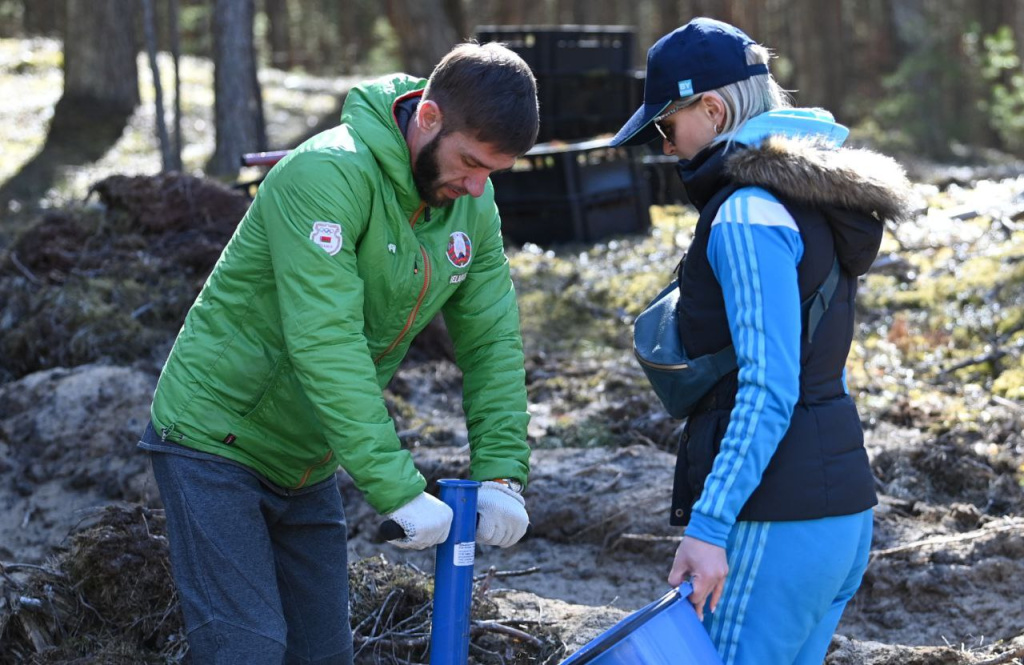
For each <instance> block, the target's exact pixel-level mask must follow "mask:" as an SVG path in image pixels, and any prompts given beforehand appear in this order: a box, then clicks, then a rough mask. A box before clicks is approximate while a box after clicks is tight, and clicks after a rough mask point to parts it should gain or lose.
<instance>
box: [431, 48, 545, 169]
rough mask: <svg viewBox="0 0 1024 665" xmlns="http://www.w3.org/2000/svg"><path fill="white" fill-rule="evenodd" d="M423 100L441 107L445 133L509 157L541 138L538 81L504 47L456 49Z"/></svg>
mask: <svg viewBox="0 0 1024 665" xmlns="http://www.w3.org/2000/svg"><path fill="white" fill-rule="evenodd" d="M423 99H424V100H427V99H430V100H433V101H434V102H435V103H436V104H437V105H438V107H440V109H441V113H442V114H443V116H444V130H443V131H444V133H445V134H448V133H451V132H458V131H461V132H465V133H466V134H469V135H471V136H473V137H474V138H476V139H477V140H478V141H482V142H483V143H486V144H488V145H491V146H493V147H495V148H497V149H498V150H499V151H501V152H502V153H504V154H507V155H522V154H524V153H526V152H527V151H528V150H529V149H530V148H532V147H533V144H534V142H535V141H536V140H537V131H538V129H539V124H540V120H539V116H540V112H539V110H538V105H537V82H536V81H535V80H534V78H533V72H531V71H530V68H529V66H527V64H526V63H525V62H523V59H522V58H520V57H519V56H518V55H517V54H516V53H514V52H513V51H511V50H509V49H508V48H506V47H505V46H503V45H501V44H498V43H495V42H490V43H487V44H478V43H476V42H467V43H465V44H459V45H458V46H456V47H455V48H454V49H452V50H451V51H450V52H449V53H448V55H446V56H445V57H444V58H442V59H441V62H439V63H438V64H437V67H435V68H434V71H433V73H432V74H431V75H430V80H429V81H427V87H426V89H425V90H424V91H423Z"/></svg>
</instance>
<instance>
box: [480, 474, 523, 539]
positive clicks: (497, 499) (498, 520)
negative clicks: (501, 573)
mask: <svg viewBox="0 0 1024 665" xmlns="http://www.w3.org/2000/svg"><path fill="white" fill-rule="evenodd" d="M476 512H477V514H478V515H479V516H480V521H479V522H478V523H477V525H476V541H477V542H478V543H483V544H484V545H497V546H498V547H508V546H510V545H515V544H516V543H517V542H519V539H520V538H522V537H523V534H525V533H526V527H527V526H528V525H529V524H530V516H529V515H527V514H526V501H524V500H523V497H522V496H520V495H519V492H516V491H515V490H513V489H511V488H509V487H508V486H506V485H503V484H502V483H499V482H495V481H493V480H488V481H485V482H484V483H482V484H481V485H480V491H479V492H478V493H477V495H476Z"/></svg>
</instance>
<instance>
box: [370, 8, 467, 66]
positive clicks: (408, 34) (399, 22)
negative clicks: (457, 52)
mask: <svg viewBox="0 0 1024 665" xmlns="http://www.w3.org/2000/svg"><path fill="white" fill-rule="evenodd" d="M386 8H387V13H388V20H390V21H391V25H392V27H393V28H394V29H395V34H396V35H397V36H398V46H399V50H400V52H401V57H402V66H403V68H404V69H405V71H406V73H408V74H412V75H413V76H429V75H430V72H431V71H433V69H434V65H436V64H437V63H438V62H440V60H441V58H443V57H444V56H445V54H447V53H448V51H450V50H451V49H452V47H453V46H455V44H456V43H457V42H458V36H457V35H456V33H455V28H454V27H453V26H452V25H451V23H450V22H449V20H448V15H447V14H446V13H445V11H444V6H443V3H442V0H387V3H386Z"/></svg>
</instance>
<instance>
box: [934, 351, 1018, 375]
mask: <svg viewBox="0 0 1024 665" xmlns="http://www.w3.org/2000/svg"><path fill="white" fill-rule="evenodd" d="M1007 353H1008V351H1006V349H1003V348H997V349H995V350H994V351H992V352H991V353H986V354H984V355H981V356H975V357H973V358H968V359H967V360H963V361H961V362H958V363H957V364H955V365H951V366H950V367H947V368H946V369H944V370H942V371H941V372H939V376H947V375H949V374H952V373H953V372H955V371H957V370H961V369H965V368H967V367H973V366H974V365H983V364H985V363H992V362H995V361H997V360H1000V359H1001V358H1002V357H1003V356H1005V355H1006V354H1007Z"/></svg>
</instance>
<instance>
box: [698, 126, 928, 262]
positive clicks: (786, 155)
mask: <svg viewBox="0 0 1024 665" xmlns="http://www.w3.org/2000/svg"><path fill="white" fill-rule="evenodd" d="M848 134H849V131H848V130H847V129H846V128H845V127H843V126H842V125H840V124H838V123H836V122H835V121H834V120H833V119H832V115H831V114H829V113H828V112H827V111H824V110H822V109H778V110H774V111H769V112H767V113H762V114H761V115H759V116H755V117H753V118H751V119H750V120H748V121H747V122H746V123H744V124H743V126H742V127H741V128H740V129H739V130H737V131H736V132H734V133H733V134H731V135H723V136H721V137H719V139H718V140H717V141H716V142H715V143H713V144H711V145H710V146H708V147H707V148H705V149H704V150H702V151H701V152H700V153H698V154H697V155H696V156H694V158H693V159H691V160H688V161H681V162H680V163H679V167H678V168H679V175H680V177H682V179H683V184H684V186H685V187H686V193H687V196H689V198H690V201H691V202H692V203H693V204H694V205H695V206H697V208H698V209H702V208H703V207H704V205H705V204H706V203H707V202H708V201H709V200H710V199H711V197H712V196H713V195H714V193H715V192H717V191H718V190H720V189H721V188H722V187H725V186H726V185H728V184H739V185H742V186H748V185H749V186H756V187H763V188H765V189H767V190H768V191H770V192H772V193H774V194H776V195H777V196H779V197H781V198H782V199H784V200H785V201H788V202H791V203H794V204H797V205H806V206H809V207H811V208H815V209H818V210H821V211H822V213H823V214H824V215H825V218H826V219H827V221H828V224H829V226H830V227H831V229H832V233H833V236H834V238H835V240H836V253H837V255H838V257H839V261H840V263H841V264H842V265H843V267H844V268H845V269H846V270H847V271H848V272H850V274H853V275H862V274H864V273H865V272H866V271H867V270H868V268H869V267H870V266H871V263H872V261H873V260H874V258H875V256H876V255H877V252H878V247H879V243H880V242H881V238H882V231H883V224H884V223H886V222H890V223H894V222H899V221H901V220H903V219H905V218H906V217H907V216H908V215H909V213H910V209H911V206H910V200H911V187H910V182H909V181H908V180H907V177H906V175H905V173H904V171H903V168H902V167H901V166H900V165H899V164H898V163H897V162H896V161H895V160H893V159H891V158H889V157H886V156H884V155H881V154H878V153H876V152H872V151H870V150H863V149H854V148H844V147H842V143H843V141H844V140H846V136H847V135H848Z"/></svg>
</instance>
